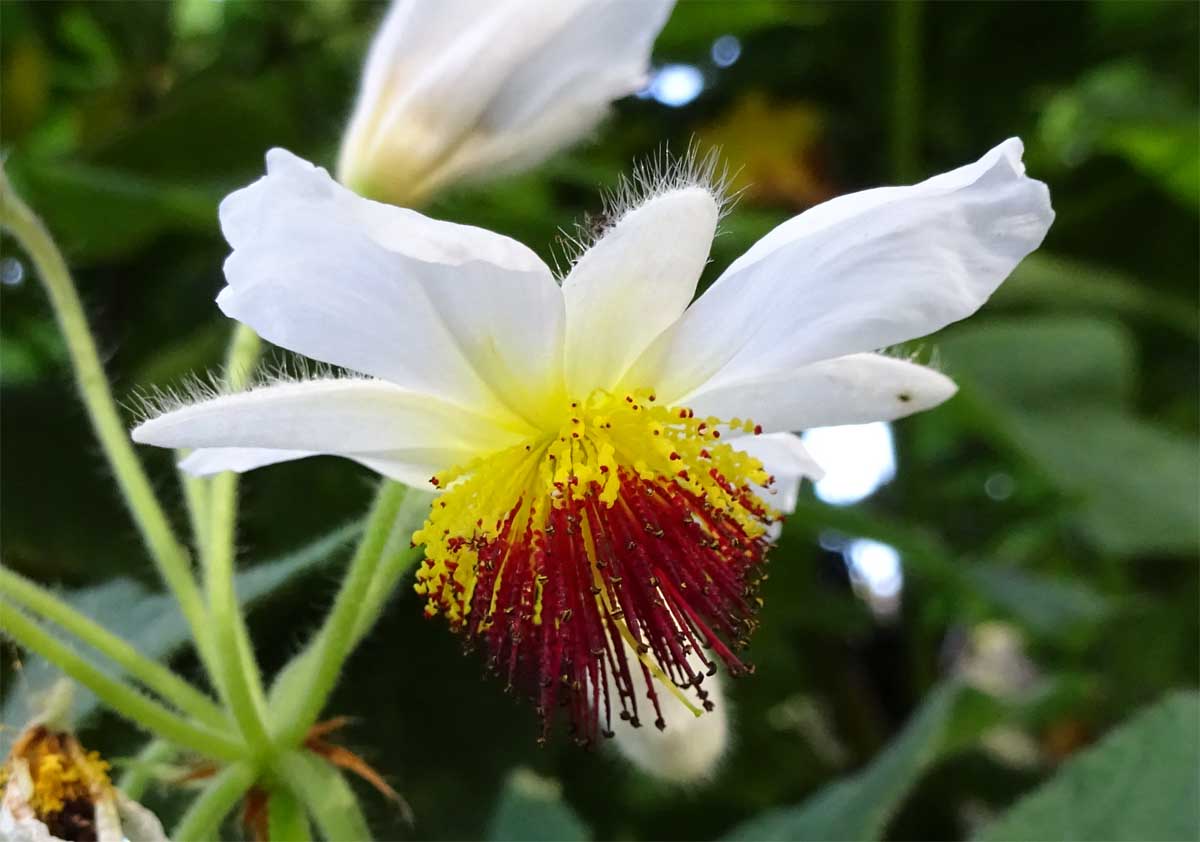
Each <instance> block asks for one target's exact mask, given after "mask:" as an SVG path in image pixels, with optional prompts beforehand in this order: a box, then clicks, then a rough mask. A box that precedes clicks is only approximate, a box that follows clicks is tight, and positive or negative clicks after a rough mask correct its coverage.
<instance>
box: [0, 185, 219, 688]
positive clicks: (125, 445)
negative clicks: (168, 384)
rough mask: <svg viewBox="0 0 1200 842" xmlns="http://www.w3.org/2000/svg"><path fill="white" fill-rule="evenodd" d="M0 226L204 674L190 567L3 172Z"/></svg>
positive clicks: (65, 279)
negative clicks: (21, 258)
mask: <svg viewBox="0 0 1200 842" xmlns="http://www.w3.org/2000/svg"><path fill="white" fill-rule="evenodd" d="M0 225H2V226H3V227H4V228H7V229H8V230H9V231H10V232H11V233H12V235H13V237H15V238H16V240H17V242H19V243H20V244H21V247H22V248H23V249H25V251H26V253H27V254H28V255H29V257H30V259H31V260H32V261H33V265H34V267H35V268H36V269H37V273H38V276H39V277H40V278H41V280H42V283H43V284H44V285H45V288H46V293H47V295H48V296H49V298H50V304H51V306H52V308H53V309H54V316H55V318H56V319H58V326H59V329H60V330H61V331H62V335H63V339H64V340H65V342H66V345H67V351H68V352H69V354H70V356H71V364H72V366H73V367H74V370H75V382H76V385H77V386H78V388H79V395H80V397H81V398H82V400H83V404H84V406H85V407H86V408H87V412H88V416H89V417H90V418H91V421H92V428H93V430H94V431H95V433H96V438H97V439H98V440H99V442H100V447H101V449H102V450H103V451H104V455H105V456H106V457H107V459H108V463H109V466H110V467H111V469H112V472H113V475H114V476H115V477H116V479H117V485H118V486H119V487H120V489H121V494H122V496H123V497H124V498H125V505H126V506H127V507H128V509H129V512H130V514H131V515H132V516H133V520H134V523H135V524H136V525H137V528H138V531H139V532H140V533H141V535H142V540H143V541H144V542H145V544H146V547H147V549H148V550H149V551H150V556H151V557H152V558H153V559H154V563H155V565H156V566H157V567H158V572H159V574H160V575H161V576H162V578H163V581H164V582H166V584H167V587H168V588H169V589H170V590H171V593H172V594H174V596H175V599H176V600H177V601H178V602H179V607H180V609H181V610H182V611H183V616H184V617H185V618H186V620H187V622H188V626H189V627H190V628H191V631H192V636H193V638H194V639H195V641H196V649H197V651H198V652H199V654H200V658H201V660H202V661H203V662H204V664H205V665H206V666H208V667H210V669H211V666H212V664H213V663H214V660H213V654H214V653H213V651H212V646H211V644H210V640H209V637H208V635H207V634H206V633H205V629H206V627H207V626H206V617H205V612H204V601H203V599H202V597H201V595H200V590H199V588H198V587H197V586H196V580H195V579H194V578H193V577H192V570H191V560H190V559H189V558H188V554H187V551H186V550H185V549H184V548H183V546H182V545H181V544H180V543H179V541H178V540H176V538H175V534H174V532H173V531H172V529H171V525H170V522H169V521H168V520H167V516H166V513H165V512H164V511H163V509H162V506H161V505H160V504H159V502H158V498H157V497H155V496H154V490H153V488H152V487H151V485H150V480H149V478H148V477H147V476H146V472H145V470H144V469H143V468H142V464H141V462H139V461H138V458H137V455H136V454H135V453H134V451H133V445H132V444H131V443H130V438H129V435H128V433H127V431H126V428H125V423H124V422H123V421H122V420H121V417H120V415H118V413H117V407H116V403H115V402H114V401H113V396H112V391H111V390H110V389H109V385H108V378H107V377H105V374H104V367H103V366H102V365H101V364H100V355H99V354H98V353H97V351H96V343H95V340H94V339H93V338H92V333H91V330H90V329H89V328H88V323H87V318H86V317H85V316H84V313H83V305H82V303H81V302H80V300H79V294H78V293H77V292H76V290H75V284H74V282H73V281H72V280H71V273H70V270H68V269H67V264H66V261H65V260H64V259H63V256H62V252H60V251H59V250H58V246H57V245H55V243H54V239H53V238H52V237H51V236H50V233H49V231H47V230H46V227H45V226H44V225H43V224H42V221H41V220H40V219H38V217H37V216H36V215H35V214H34V213H33V211H32V210H30V209H29V206H28V205H26V204H25V203H24V202H23V201H21V199H20V198H19V197H18V196H17V195H16V193H14V192H13V190H12V187H11V185H10V184H9V182H8V178H7V176H5V175H4V174H3V172H2V171H0Z"/></svg>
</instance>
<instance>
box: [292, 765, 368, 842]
mask: <svg viewBox="0 0 1200 842" xmlns="http://www.w3.org/2000/svg"><path fill="white" fill-rule="evenodd" d="M275 770H276V773H277V774H278V775H279V778H280V779H281V780H283V781H284V782H285V783H286V785H287V786H288V787H289V788H290V789H291V790H292V792H293V793H295V795H296V800H298V801H299V802H300V803H301V804H303V805H304V806H305V807H307V808H308V811H309V813H310V814H311V815H312V817H313V819H314V820H315V821H316V823H317V827H318V828H319V829H320V831H321V835H322V836H324V837H325V838H326V839H330V840H333V839H337V840H356V841H357V840H362V842H367V840H370V838H371V831H370V829H369V828H368V827H367V822H366V819H365V818H363V814H362V810H361V808H359V806H358V799H357V798H355V796H354V790H352V789H350V785H349V784H347V783H346V780H345V778H343V777H342V775H341V773H340V772H339V771H338V770H337V769H336V768H334V767H333V766H331V765H330V764H328V763H326V762H325V761H324V760H323V759H322V758H320V757H318V756H317V755H315V754H312V753H311V752H307V751H292V752H288V753H287V754H284V755H282V756H280V758H279V760H278V762H277V763H276V764H275Z"/></svg>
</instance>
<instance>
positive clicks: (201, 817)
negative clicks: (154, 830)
mask: <svg viewBox="0 0 1200 842" xmlns="http://www.w3.org/2000/svg"><path fill="white" fill-rule="evenodd" d="M257 779H258V770H257V769H255V767H254V766H252V765H250V764H249V763H235V764H233V765H232V766H226V767H225V768H224V769H222V770H221V771H220V772H218V773H217V774H216V776H215V777H214V778H213V779H212V780H210V781H209V782H208V784H207V785H206V786H205V787H204V789H203V790H202V791H201V792H200V795H199V796H197V798H196V800H195V801H193V802H192V803H191V806H189V807H188V808H187V812H186V813H184V814H183V818H181V819H180V820H179V824H177V825H175V829H174V830H173V831H172V832H171V838H172V839H174V840H175V842H192V840H196V842H208V840H211V839H220V838H221V824H222V823H223V822H224V821H225V817H226V816H228V815H229V813H230V811H231V810H233V808H234V805H235V804H237V803H238V801H240V800H241V798H242V796H244V795H245V794H246V790H248V789H250V787H251V786H253V785H254V782H255V781H256V780H257Z"/></svg>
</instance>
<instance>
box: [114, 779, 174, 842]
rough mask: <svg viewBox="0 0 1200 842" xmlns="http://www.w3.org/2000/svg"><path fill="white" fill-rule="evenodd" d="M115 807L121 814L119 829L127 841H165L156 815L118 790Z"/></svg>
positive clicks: (165, 838) (165, 837)
mask: <svg viewBox="0 0 1200 842" xmlns="http://www.w3.org/2000/svg"><path fill="white" fill-rule="evenodd" d="M117 809H118V810H119V811H120V814H121V830H122V831H123V832H124V837H125V839H127V840H129V842H167V834H166V833H165V832H164V831H163V826H162V822H160V821H159V820H158V816H156V815H154V814H153V813H151V812H150V811H149V810H147V809H146V808H145V807H143V806H142V805H141V804H139V803H138V802H136V801H134V800H133V799H131V798H128V797H126V795H125V794H124V793H122V792H119V791H118V792H117Z"/></svg>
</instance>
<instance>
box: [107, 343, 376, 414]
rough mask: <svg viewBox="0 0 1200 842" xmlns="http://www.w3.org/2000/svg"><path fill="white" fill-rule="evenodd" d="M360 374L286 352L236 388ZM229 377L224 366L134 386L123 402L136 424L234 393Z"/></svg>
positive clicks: (261, 387)
mask: <svg viewBox="0 0 1200 842" xmlns="http://www.w3.org/2000/svg"><path fill="white" fill-rule="evenodd" d="M362 378H363V375H361V374H358V373H356V372H353V371H349V370H347V369H344V368H340V367H338V366H333V365H329V364H327V363H322V362H316V361H314V360H310V359H308V358H307V357H301V356H299V355H298V354H286V355H284V356H280V357H276V358H274V359H272V360H271V361H269V362H264V363H260V364H259V365H258V366H257V367H256V368H255V369H254V370H253V371H252V372H250V375H249V378H248V379H247V381H246V383H245V385H243V386H242V388H241V389H238V390H236V391H238V392H247V391H254V390H256V389H265V388H268V387H270V386H280V385H284V384H287V383H302V382H305V381H308V380H339V379H358V380H361V379H362ZM228 380H229V378H228V376H227V371H226V370H224V369H219V368H218V369H212V370H210V371H205V372H200V373H196V372H193V373H191V374H188V375H186V376H185V377H184V378H183V379H182V380H180V381H179V382H178V383H175V384H172V385H166V386H149V387H142V388H139V389H136V390H135V391H134V392H133V393H132V394H131V395H129V397H128V398H127V399H126V400H125V402H124V404H123V405H124V407H125V408H126V409H127V410H128V411H129V412H130V413H131V414H132V415H133V417H134V421H135V424H134V426H137V425H139V424H144V423H145V422H147V421H150V420H151V419H154V418H157V417H158V416H160V415H166V414H167V413H168V412H174V411H175V410H177V409H183V408H184V407H187V406H191V405H192V404H197V403H202V402H204V401H210V400H213V399H215V398H221V397H225V396H226V395H231V394H235V391H234V390H232V389H230V388H229V382H228Z"/></svg>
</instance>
